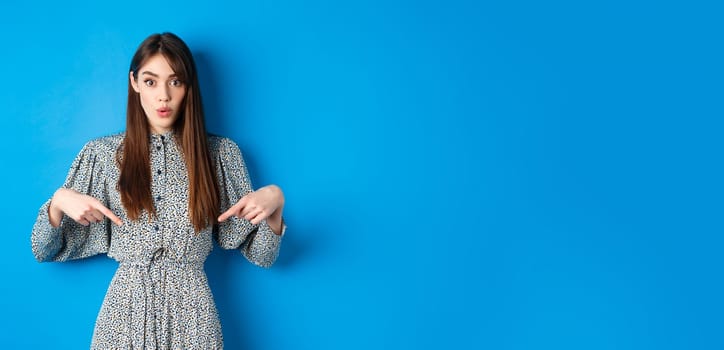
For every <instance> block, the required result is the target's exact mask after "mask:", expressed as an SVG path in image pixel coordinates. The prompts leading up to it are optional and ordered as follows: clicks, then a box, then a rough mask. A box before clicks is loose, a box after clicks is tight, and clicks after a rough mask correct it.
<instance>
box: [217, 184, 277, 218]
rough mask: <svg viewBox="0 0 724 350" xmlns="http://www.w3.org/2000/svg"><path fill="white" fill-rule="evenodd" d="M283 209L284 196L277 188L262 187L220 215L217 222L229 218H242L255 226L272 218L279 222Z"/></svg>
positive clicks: (272, 186) (274, 186)
mask: <svg viewBox="0 0 724 350" xmlns="http://www.w3.org/2000/svg"><path fill="white" fill-rule="evenodd" d="M283 207H284V194H283V193H282V190H281V189H280V188H279V186H276V185H269V186H264V187H262V188H260V189H258V190H256V191H253V192H250V193H248V194H247V195H245V196H244V197H241V199H240V200H239V201H238V202H236V204H234V205H232V206H231V208H229V210H227V211H226V212H224V213H223V214H221V216H219V218H218V220H219V222H224V221H226V220H227V219H228V218H230V217H231V216H236V217H238V218H244V219H246V220H249V221H250V222H251V223H252V224H254V225H257V224H259V223H260V222H261V221H262V220H264V219H266V218H268V217H270V216H272V215H273V216H274V218H278V220H279V221H280V222H281V211H282V208H283Z"/></svg>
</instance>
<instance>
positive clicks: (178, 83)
mask: <svg viewBox="0 0 724 350" xmlns="http://www.w3.org/2000/svg"><path fill="white" fill-rule="evenodd" d="M169 84H171V86H173V87H179V86H181V85H183V84H184V83H183V82H182V81H181V80H178V79H173V80H171V81H170V82H169Z"/></svg>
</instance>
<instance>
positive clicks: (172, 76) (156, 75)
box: [141, 70, 176, 78]
mask: <svg viewBox="0 0 724 350" xmlns="http://www.w3.org/2000/svg"><path fill="white" fill-rule="evenodd" d="M141 74H148V75H150V76H153V77H156V78H158V74H156V73H154V72H151V71H147V70H145V71H143V72H141ZM175 77H176V73H174V74H171V75H169V78H175Z"/></svg>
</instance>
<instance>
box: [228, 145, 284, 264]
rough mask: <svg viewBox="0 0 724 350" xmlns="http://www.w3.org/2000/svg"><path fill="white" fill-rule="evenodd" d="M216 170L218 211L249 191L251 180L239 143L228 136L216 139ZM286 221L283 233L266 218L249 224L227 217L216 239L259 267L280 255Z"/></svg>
mask: <svg viewBox="0 0 724 350" xmlns="http://www.w3.org/2000/svg"><path fill="white" fill-rule="evenodd" d="M216 141H217V142H218V144H216V147H217V149H216V151H217V154H216V172H217V179H218V183H219V196H220V200H221V205H220V209H221V213H223V212H225V211H227V210H228V209H229V208H230V207H231V206H232V205H234V204H236V203H237V202H238V201H239V200H240V199H241V198H242V197H243V196H244V195H246V194H247V193H249V192H251V191H252V186H251V180H250V179H249V173H248V171H247V169H246V164H245V162H244V158H243V157H242V155H241V151H240V150H239V147H238V146H237V145H236V143H234V142H233V141H231V140H230V139H227V138H218V139H217V140H216ZM285 231H286V225H285V224H284V222H283V221H282V234H281V235H277V234H275V233H274V232H273V231H272V230H271V228H270V227H269V224H267V221H266V220H263V221H262V222H260V223H259V224H258V225H252V224H251V222H249V221H248V220H246V219H243V218H241V219H240V218H237V217H236V216H232V217H230V218H229V219H228V220H226V221H225V222H221V223H219V224H218V226H217V227H216V228H215V230H214V234H215V238H216V241H217V242H218V244H219V246H220V247H221V248H223V249H239V250H240V251H241V253H242V254H243V255H244V257H246V259H247V260H249V261H250V262H252V263H253V264H255V265H258V266H261V267H269V266H271V265H272V264H273V263H274V261H275V260H276V258H277V256H278V255H279V247H280V245H281V240H282V236H283V235H284V232H285Z"/></svg>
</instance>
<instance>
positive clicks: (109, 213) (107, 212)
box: [96, 204, 123, 226]
mask: <svg viewBox="0 0 724 350" xmlns="http://www.w3.org/2000/svg"><path fill="white" fill-rule="evenodd" d="M96 209H98V210H100V212H101V213H103V215H105V216H106V217H108V218H109V219H111V221H113V222H114V223H115V224H116V225H118V226H121V225H123V221H121V218H119V217H118V216H116V214H113V212H112V211H111V210H110V209H108V208H106V207H105V206H104V205H103V204H98V207H97V208H96Z"/></svg>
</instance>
